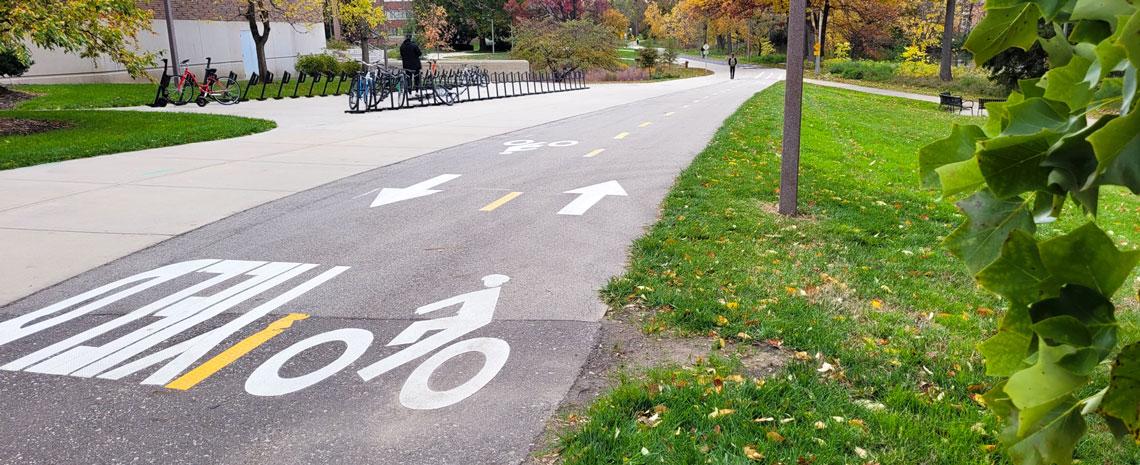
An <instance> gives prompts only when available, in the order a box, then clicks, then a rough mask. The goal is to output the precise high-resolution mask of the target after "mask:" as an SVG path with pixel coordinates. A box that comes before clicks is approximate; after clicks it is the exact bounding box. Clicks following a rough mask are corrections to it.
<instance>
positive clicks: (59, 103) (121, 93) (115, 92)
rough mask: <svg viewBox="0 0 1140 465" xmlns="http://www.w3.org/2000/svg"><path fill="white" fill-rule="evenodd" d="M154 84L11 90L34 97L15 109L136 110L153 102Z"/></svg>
mask: <svg viewBox="0 0 1140 465" xmlns="http://www.w3.org/2000/svg"><path fill="white" fill-rule="evenodd" d="M156 88H157V84H22V85H18V86H12V90H15V91H19V92H24V93H28V94H33V95H36V98H33V99H29V100H25V101H23V102H20V103H19V104H18V105H16V108H17V109H19V110H69V109H77V108H113V107H137V106H142V105H146V104H149V103H152V102H154V92H155V89H156Z"/></svg>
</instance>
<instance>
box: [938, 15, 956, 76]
mask: <svg viewBox="0 0 1140 465" xmlns="http://www.w3.org/2000/svg"><path fill="white" fill-rule="evenodd" d="M955 1H956V0H946V23H945V24H944V25H943V28H942V69H941V70H940V71H939V77H941V78H942V80H943V81H947V82H949V81H951V80H953V79H954V73H953V71H952V68H951V66H952V65H953V63H952V61H953V60H954V3H955Z"/></svg>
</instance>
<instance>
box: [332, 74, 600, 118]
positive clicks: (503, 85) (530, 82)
mask: <svg viewBox="0 0 1140 465" xmlns="http://www.w3.org/2000/svg"><path fill="white" fill-rule="evenodd" d="M484 77H485V78H486V80H484ZM335 78H336V77H335V76H331V75H328V76H327V77H326V82H325V87H324V90H323V92H324V93H325V94H326V95H327V93H328V87H329V85H330V83H329V82H328V81H330V80H332V79H335ZM419 78H420V79H419V80H420V84H419V85H416V84H415V82H416V79H415V77H413V76H411V75H407V74H404V75H400V76H399V77H391V75H387V74H382V75H381V76H380V77H377V78H376V84H375V85H377V86H380V87H381V90H380V92H381V93H387V95H385V96H384V98H383V100H378V101H375V102H370V103H368V104H367V105H364V107H365V108H364V109H362V110H358V111H356V112H355V113H362V112H366V111H384V110H398V109H403V108H416V107H426V106H436V105H443V104H444V102H443V101H442V100H443V98H451V97H454V98H455V102H457V103H458V102H469V101H475V100H489V99H498V98H508V97H517V96H524V95H537V94H546V93H553V92H566V91H571V90H580V89H585V88H587V87H586V75H585V72H584V71H581V70H576V71H564V70H563V71H529V70H528V71H524V72H495V73H484V74H479V75H475V76H472V75H470V74H466V73H464V72H461V71H460V70H448V71H437V72H430V71H429V72H426V73H422V74H420V76H419ZM320 79H321V78H320V76H314V81H319V80H320ZM355 79H356V77H355V76H353V77H352V81H353V82H355ZM341 80H342V81H343V80H344V77H341ZM396 80H398V81H399V82H401V83H403V84H402V85H397V84H396V83H395V81H396ZM482 82H486V85H485V87H486V91H484V90H483V87H484V85H481V84H480V83H482ZM472 86H474V87H475V91H474V92H472V89H471V87H472ZM314 87H315V85H310V94H312V92H313V90H312V89H313V88H314ZM336 87H337V88H336V90H335V93H334V94H333V95H337V94H339V87H340V84H339V83H338V84H337V86H336ZM396 89H399V90H396ZM349 92H353V87H352V84H350V85H349ZM440 92H446V93H448V94H449V96H441V95H440ZM384 100H387V104H385V103H384Z"/></svg>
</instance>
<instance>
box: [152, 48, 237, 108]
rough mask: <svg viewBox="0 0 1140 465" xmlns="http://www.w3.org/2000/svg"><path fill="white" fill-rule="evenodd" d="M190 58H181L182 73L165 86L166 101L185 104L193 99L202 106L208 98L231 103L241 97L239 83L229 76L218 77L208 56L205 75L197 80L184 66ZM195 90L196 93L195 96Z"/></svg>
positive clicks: (216, 70)
mask: <svg viewBox="0 0 1140 465" xmlns="http://www.w3.org/2000/svg"><path fill="white" fill-rule="evenodd" d="M189 62H190V60H182V74H180V75H179V76H177V77H176V78H174V79H171V81H170V85H168V86H167V88H166V101H168V102H170V103H173V104H175V105H185V104H187V103H190V100H191V99H193V100H194V103H197V104H198V106H200V107H204V106H206V103H208V100H213V101H215V102H218V103H220V104H222V105H231V104H234V103H237V102H238V99H240V98H241V85H240V84H238V82H237V80H235V79H231V78H230V77H228V76H226V77H218V69H217V68H211V67H210V57H206V77H205V80H203V81H199V80H198V76H196V75H194V72H192V71H190V68H187V67H186V64H187V63H189ZM195 91H197V95H196V96H195ZM207 99H208V100H207Z"/></svg>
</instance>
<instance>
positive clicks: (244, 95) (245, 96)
mask: <svg viewBox="0 0 1140 465" xmlns="http://www.w3.org/2000/svg"><path fill="white" fill-rule="evenodd" d="M259 79H261V76H258V74H257V71H254V72H253V74H250V75H249V82H248V83H246V85H245V92H242V94H241V99H240V100H245V101H249V91H250V89H253V86H256V85H257V83H258V80H259Z"/></svg>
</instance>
